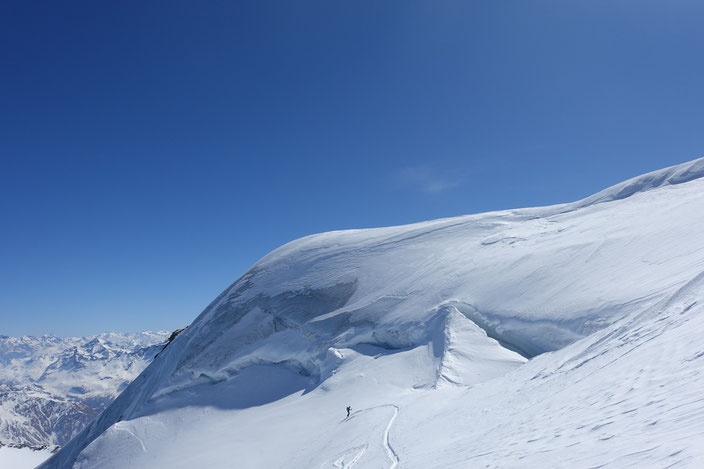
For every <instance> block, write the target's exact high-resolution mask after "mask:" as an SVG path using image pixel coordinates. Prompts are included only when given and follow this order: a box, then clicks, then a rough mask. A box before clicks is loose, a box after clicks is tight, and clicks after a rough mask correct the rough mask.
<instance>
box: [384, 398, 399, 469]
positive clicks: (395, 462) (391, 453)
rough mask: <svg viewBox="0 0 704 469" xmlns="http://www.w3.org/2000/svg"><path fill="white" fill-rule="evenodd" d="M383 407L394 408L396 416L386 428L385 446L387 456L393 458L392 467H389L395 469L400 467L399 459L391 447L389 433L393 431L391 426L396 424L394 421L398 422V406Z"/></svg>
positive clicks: (388, 405)
mask: <svg viewBox="0 0 704 469" xmlns="http://www.w3.org/2000/svg"><path fill="white" fill-rule="evenodd" d="M383 407H393V408H394V415H393V416H392V417H391V420H389V424H388V425H387V426H386V430H384V446H385V447H386V454H388V455H389V458H391V466H390V467H389V469H395V468H396V466H398V462H399V457H398V454H396V451H394V449H393V448H392V447H391V443H389V431H390V430H391V426H392V425H393V424H394V420H396V417H397V416H398V406H397V405H394V404H387V405H386V406H383Z"/></svg>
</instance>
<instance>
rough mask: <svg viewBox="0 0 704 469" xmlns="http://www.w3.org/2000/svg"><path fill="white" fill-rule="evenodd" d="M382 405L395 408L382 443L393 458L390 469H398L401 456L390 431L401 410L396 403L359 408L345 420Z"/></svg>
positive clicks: (390, 457) (352, 463) (353, 462)
mask: <svg viewBox="0 0 704 469" xmlns="http://www.w3.org/2000/svg"><path fill="white" fill-rule="evenodd" d="M381 407H392V408H393V409H394V415H392V416H391V419H390V420H389V423H388V424H387V425H386V428H385V429H384V438H383V441H382V444H383V445H384V449H385V450H386V454H387V455H388V456H389V459H391V466H389V469H396V466H398V463H399V461H400V458H399V457H398V454H397V453H396V451H395V450H394V449H393V447H392V446H391V443H390V442H389V433H390V432H391V426H392V425H393V424H394V420H396V417H397V416H398V411H399V408H398V406H397V405H396V404H381V405H378V406H374V407H368V408H366V409H361V410H358V411H356V412H353V413H352V415H350V416H349V417H348V418H346V419H344V420H343V422H346V421H347V420H350V419H353V418H354V417H355V416H356V415H359V414H361V413H362V412H368V411H370V410H374V409H379V408H381ZM360 456H361V454H360ZM358 459H359V457H357V458H355V459H354V460H353V461H352V462H351V464H350V465H349V466H346V467H347V468H351V467H352V466H353V465H354V464H355V463H356V462H357V460H358Z"/></svg>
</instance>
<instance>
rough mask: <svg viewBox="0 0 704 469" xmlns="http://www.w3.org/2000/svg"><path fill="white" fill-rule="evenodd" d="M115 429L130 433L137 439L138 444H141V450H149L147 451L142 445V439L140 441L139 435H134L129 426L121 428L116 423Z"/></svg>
mask: <svg viewBox="0 0 704 469" xmlns="http://www.w3.org/2000/svg"><path fill="white" fill-rule="evenodd" d="M115 430H120V431H123V432H127V433H129V434H130V435H132V436H133V437H135V438H136V439H137V441H139V444H140V445H141V446H142V451H144V452H145V453H148V452H149V451H147V447H146V446H145V445H144V441H142V439H141V438H140V437H138V436H137V435H135V433H134V432H133V431H132V430H130V429H129V428H122V427H118V426H117V425H115Z"/></svg>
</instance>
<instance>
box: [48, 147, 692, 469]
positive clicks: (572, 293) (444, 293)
mask: <svg viewBox="0 0 704 469" xmlns="http://www.w3.org/2000/svg"><path fill="white" fill-rule="evenodd" d="M703 234H704V159H700V160H696V161H693V162H690V163H686V164H683V165H680V166H676V167H672V168H668V169H665V170H661V171H657V172H654V173H650V174H647V175H644V176H641V177H638V178H635V179H632V180H630V181H627V182H624V183H622V184H619V185H617V186H614V187H612V188H610V189H607V190H605V191H602V192H600V193H598V194H596V195H594V196H592V197H589V198H587V199H585V200H582V201H579V202H576V203H571V204H564V205H558V206H551V207H545V208H528V209H519V210H509V211H501V212H492V213H484V214H479V215H469V216H463V217H458V218H450V219H443V220H436V221H431V222H426V223H418V224H414V225H408V226H401V227H391V228H380V229H371V230H350V231H340V232H331V233H323V234H318V235H314V236H309V237H306V238H302V239H299V240H297V241H294V242H291V243H289V244H286V245H285V246H282V247H280V248H279V249H277V250H275V251H273V252H272V253H270V254H269V255H267V256H265V257H264V258H263V259H261V260H260V261H259V262H257V263H256V264H255V265H254V266H253V267H252V268H251V269H250V270H249V271H248V272H246V273H245V274H244V275H243V276H242V277H241V278H240V279H239V280H237V281H236V282H235V283H234V284H233V285H232V286H230V287H229V288H228V289H227V290H225V291H224V292H223V293H222V294H221V295H220V296H219V297H218V298H216V299H215V300H214V301H213V302H212V303H211V304H210V305H209V306H208V307H207V308H206V309H205V311H203V313H201V315H200V316H198V318H196V320H195V321H194V322H193V324H192V325H191V327H190V328H189V329H188V330H186V331H185V332H183V333H182V334H181V335H179V336H178V337H177V338H176V339H175V340H174V341H173V343H171V344H170V345H169V346H168V347H166V349H164V351H163V352H162V353H161V354H160V355H159V357H158V358H157V359H155V360H154V362H152V364H151V365H150V366H149V367H148V368H147V369H146V370H145V371H144V372H143V373H142V374H141V375H140V376H139V377H138V378H137V379H135V381H134V382H132V384H130V385H129V386H128V387H127V388H126V389H125V390H124V391H123V392H122V394H121V395H120V396H119V397H118V398H117V399H116V400H115V401H114V402H113V403H112V404H111V405H110V406H109V407H108V408H107V409H106V410H105V412H104V413H103V414H102V415H101V416H100V417H99V418H98V419H96V420H95V421H94V422H93V423H92V424H91V425H89V426H88V427H87V428H86V429H85V430H84V431H83V432H82V433H81V434H80V435H78V436H77V437H76V438H74V439H73V440H72V441H71V442H70V443H69V444H68V445H66V446H65V447H64V448H63V449H62V450H61V451H60V452H58V453H57V454H56V455H54V456H53V457H52V458H51V459H50V460H49V461H47V462H46V463H45V464H44V465H43V466H42V467H44V468H68V467H75V468H85V469H87V468H91V469H93V468H147V467H171V468H177V467H181V468H191V467H247V468H255V467H266V468H326V467H330V468H333V467H337V468H351V467H353V466H354V467H355V468H367V467H370V468H371V467H374V468H376V467H389V468H396V467H404V468H429V467H443V468H447V467H461V468H466V467H570V468H582V467H584V468H586V467H627V466H628V467H630V466H635V465H641V466H645V467H676V466H681V467H702V466H703V465H704V406H702V405H701V403H702V397H701V391H702V390H704V345H703V344H704V342H702V339H701V337H702V336H704V236H703ZM348 405H350V406H351V407H352V413H351V415H350V416H349V417H346V413H345V407H346V406H348Z"/></svg>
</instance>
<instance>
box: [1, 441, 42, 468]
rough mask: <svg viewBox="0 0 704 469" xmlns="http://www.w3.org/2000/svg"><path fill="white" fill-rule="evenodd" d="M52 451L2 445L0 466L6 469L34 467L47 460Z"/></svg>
mask: <svg viewBox="0 0 704 469" xmlns="http://www.w3.org/2000/svg"><path fill="white" fill-rule="evenodd" d="M49 456H51V451H49V450H41V451H35V450H32V449H30V448H10V447H8V446H0V467H1V468H3V469H5V468H7V469H33V468H34V467H37V466H38V465H39V464H41V463H42V462H44V461H45V460H47V459H48V458H49Z"/></svg>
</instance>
